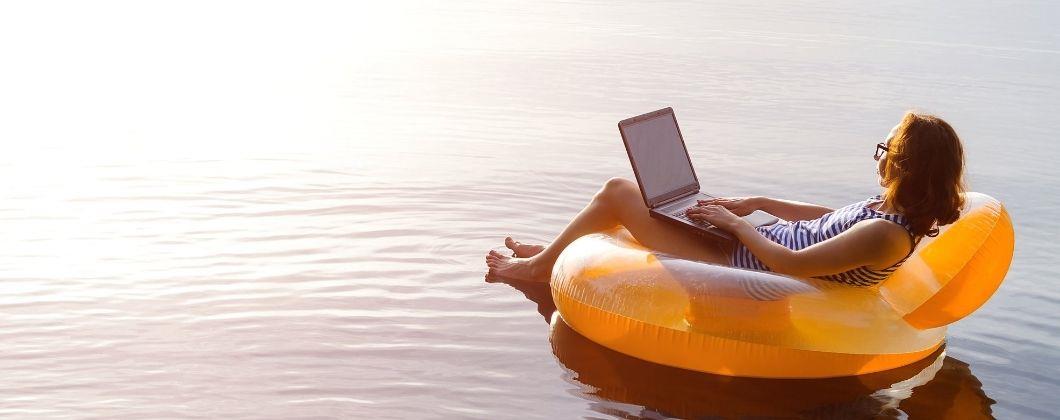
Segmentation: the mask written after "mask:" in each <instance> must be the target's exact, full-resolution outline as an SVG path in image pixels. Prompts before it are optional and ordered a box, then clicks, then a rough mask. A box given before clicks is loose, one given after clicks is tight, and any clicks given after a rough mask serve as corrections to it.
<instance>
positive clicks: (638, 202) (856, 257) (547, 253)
mask: <svg viewBox="0 0 1060 420" xmlns="http://www.w3.org/2000/svg"><path fill="white" fill-rule="evenodd" d="M874 157H875V159H876V161H877V174H879V184H880V187H882V191H881V193H880V195H877V196H875V197H872V198H869V199H867V200H864V201H860V202H857V203H854V204H851V205H849V206H846V207H843V208H840V209H838V210H833V209H830V208H827V207H823V206H818V205H814V204H807V203H802V202H797V201H788V200H779V199H773V198H767V197H749V198H717V199H713V200H708V201H700V202H699V204H698V205H697V206H695V207H693V208H691V209H689V210H688V215H689V218H691V219H695V220H701V221H706V222H709V223H711V224H713V225H715V226H717V227H718V228H721V229H724V230H726V231H728V232H729V233H731V234H733V236H735V237H736V238H737V239H738V241H735V242H732V243H728V242H724V241H720V240H712V239H707V238H704V237H700V236H697V235H695V234H693V233H691V232H689V231H688V230H685V229H682V228H680V227H676V226H672V225H670V224H667V223H665V222H662V221H659V220H655V219H653V218H651V217H650V216H648V210H647V208H646V207H645V205H644V201H643V199H642V198H641V195H640V190H639V189H638V188H637V185H636V183H634V182H633V181H629V180H626V179H622V178H612V179H611V180H608V181H607V183H606V184H605V185H604V187H603V188H602V189H601V190H600V191H599V192H598V193H597V194H596V195H595V196H594V197H593V199H592V201H591V202H590V203H589V205H588V206H586V207H585V208H584V209H583V210H582V211H581V212H580V213H578V215H577V216H576V217H575V218H574V220H572V221H571V222H570V224H568V225H567V227H566V228H565V229H564V230H563V232H562V233H560V234H559V236H558V237H556V239H555V241H553V242H552V243H551V244H549V245H548V246H542V245H530V244H522V243H519V242H517V241H515V240H513V239H512V238H511V237H508V238H506V239H505V246H507V247H508V248H510V249H511V250H512V251H514V254H515V255H514V257H509V256H506V255H504V254H501V253H500V252H497V251H490V252H489V254H488V255H487V256H486V263H487V265H489V268H490V273H491V274H494V275H497V276H501V277H506V278H511V279H517V280H534V281H548V280H549V278H550V276H551V270H552V266H553V265H554V264H555V262H556V258H558V257H559V254H560V252H561V251H563V248H565V247H566V246H567V245H569V244H570V243H571V242H573V241H574V240H575V239H577V238H579V237H581V236H582V235H585V234H589V233H592V232H598V231H602V230H605V229H609V228H612V227H615V226H618V225H622V226H624V227H625V228H626V229H627V230H629V231H630V233H632V234H633V237H634V238H636V239H637V241H638V242H640V243H641V244H643V245H645V246H647V247H649V248H652V249H655V250H658V251H661V252H664V253H667V254H671V255H674V256H678V257H681V258H686V259H693V260H700V261H706V262H709V263H714V264H724V265H730V266H734V267H741V268H752V269H758V270H768V271H773V272H777V273H780V274H787V275H791V276H796V277H819V278H823V279H827V280H833V281H837V282H842V283H847V284H851V285H855V286H869V285H873V284H876V283H878V282H880V281H882V280H883V279H885V278H887V276H888V275H890V273H892V272H894V270H896V269H897V268H898V266H900V265H901V264H902V263H903V262H905V260H906V258H908V257H909V255H910V254H912V252H913V249H914V248H915V247H916V244H917V243H918V242H919V241H920V238H922V237H923V236H925V235H927V236H934V235H936V234H938V228H937V226H942V225H946V224H950V223H953V222H954V221H956V220H957V217H958V216H959V215H960V209H961V207H962V206H963V205H964V199H963V192H964V186H963V181H962V177H963V172H964V150H963V147H962V145H961V141H960V139H959V138H958V137H957V133H956V132H954V130H953V128H952V127H950V125H949V124H947V123H946V122H945V121H943V120H942V119H940V118H938V117H935V116H932V115H924V114H918V113H913V112H908V113H906V114H905V116H904V117H903V118H902V121H901V122H900V123H898V125H896V126H895V127H894V128H893V129H891V133H890V135H889V136H888V138H887V141H886V142H884V143H879V144H877V145H876V153H875V155H874ZM754 210H763V211H766V212H769V213H772V214H773V215H775V216H777V217H779V218H781V219H784V220H783V221H781V222H778V223H776V224H773V225H769V226H761V227H757V228H756V227H754V226H751V225H750V224H749V223H747V222H746V221H745V220H743V219H742V218H740V217H738V216H743V215H746V214H748V213H750V212H752V211H754Z"/></svg>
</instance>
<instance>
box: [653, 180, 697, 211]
mask: <svg viewBox="0 0 1060 420" xmlns="http://www.w3.org/2000/svg"><path fill="white" fill-rule="evenodd" d="M697 191H699V185H696V184H692V185H691V186H689V188H688V189H687V190H685V191H682V192H680V193H677V194H675V195H674V196H673V197H670V198H667V199H665V200H663V201H660V202H658V203H655V205H654V206H652V207H651V208H653V209H654V208H659V207H662V206H664V205H667V204H670V203H672V202H674V201H677V200H679V199H682V198H685V197H687V196H688V194H689V193H694V192H697Z"/></svg>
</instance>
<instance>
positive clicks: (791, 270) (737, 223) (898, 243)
mask: <svg viewBox="0 0 1060 420" xmlns="http://www.w3.org/2000/svg"><path fill="white" fill-rule="evenodd" d="M689 217H691V218H693V219H699V220H705V221H707V222H710V223H712V224H714V225H715V226H717V227H719V228H722V229H725V230H726V231H728V232H730V233H732V234H733V235H735V236H736V237H737V238H738V239H739V240H740V242H743V244H744V246H746V247H747V249H748V250H749V251H751V253H752V254H754V256H755V257H757V258H758V259H759V260H760V261H762V263H763V264H765V265H766V266H767V267H769V269H770V270H772V271H774V272H777V273H781V274H787V275H791V276H796V277H813V276H824V275H829V274H837V273H842V272H844V271H847V270H851V269H854V268H857V267H861V266H863V265H884V264H888V263H891V262H897V261H899V260H900V259H902V258H903V257H904V256H905V255H906V253H907V252H908V251H909V249H908V245H909V237H908V234H907V233H906V232H905V229H904V228H902V227H901V226H899V225H896V224H894V223H891V222H889V221H886V220H882V219H873V220H867V221H862V222H859V223H857V224H855V225H854V226H852V227H851V228H850V229H847V230H845V231H843V232H841V233H840V234H838V235H836V236H834V237H832V238H830V239H828V240H825V241H822V242H818V243H816V244H814V245H811V246H808V247H806V248H803V249H800V250H798V251H795V250H792V249H789V248H787V247H785V246H783V245H781V244H778V243H776V242H773V241H771V240H769V239H768V238H766V237H765V236H762V234H761V233H760V232H758V230H756V229H755V228H754V226H751V224H750V223H747V221H746V220H743V219H742V218H740V217H737V216H736V215H735V214H733V213H732V212H730V211H728V210H727V209H725V208H724V207H721V206H714V205H707V206H700V207H696V208H694V209H693V210H691V211H690V213H689Z"/></svg>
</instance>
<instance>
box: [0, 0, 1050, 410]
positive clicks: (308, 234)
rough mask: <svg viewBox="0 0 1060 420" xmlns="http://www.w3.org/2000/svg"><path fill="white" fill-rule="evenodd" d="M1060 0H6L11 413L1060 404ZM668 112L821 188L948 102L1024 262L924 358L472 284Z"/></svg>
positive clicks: (750, 172) (822, 195) (824, 192)
mask: <svg viewBox="0 0 1060 420" xmlns="http://www.w3.org/2000/svg"><path fill="white" fill-rule="evenodd" d="M52 6H56V7H52ZM1058 8H1060V7H1058V5H1056V4H1054V3H1050V2H964V3H961V4H960V5H959V6H953V5H950V6H945V5H934V4H925V3H923V2H899V3H892V4H888V5H885V6H879V5H873V6H866V5H860V4H848V3H847V2H812V3H800V4H798V5H795V4H792V5H784V4H779V5H778V4H771V3H747V2H741V3H739V4H728V3H719V2H668V3H662V4H651V5H644V4H642V3H637V2H625V3H621V4H615V3H614V2H592V1H584V2H582V1H579V2H551V1H550V2H536V3H525V4H524V3H520V2H479V1H456V2H444V3H435V2H414V1H403V2H388V3H387V4H386V5H372V6H366V5H362V4H354V5H348V4H341V3H335V4H331V3H314V4H312V5H299V6H297V7H296V6H295V5H280V4H259V3H220V4H215V3H210V4H205V3H203V4H198V3H192V4H181V5H174V6H154V5H144V4H140V3H103V4H93V5H86V4H79V3H73V4H63V5H45V4H26V5H17V6H14V5H5V6H2V7H0V39H3V40H4V41H0V53H3V56H4V57H5V62H6V63H8V65H5V66H2V67H0V91H2V92H4V94H3V95H0V96H2V97H3V99H0V115H3V116H4V117H3V122H2V123H0V142H2V143H3V147H4V153H3V154H2V155H0V179H3V180H4V183H3V187H0V233H2V234H3V239H2V240H0V246H2V248H3V249H2V252H0V290H2V291H3V293H2V294H0V319H2V320H3V324H4V327H3V328H2V329H0V334H2V337H3V341H4V343H5V346H3V349H2V350H0V401H2V402H0V414H2V415H5V416H9V417H25V418H45V417H107V418H113V417H130V418H132V417H137V418H141V417H153V418H158V417H202V418H263V417H265V418H301V417H320V416H325V417H351V416H363V417H382V418H401V417H413V418H429V417H441V418H453V417H469V418H491V419H492V418H574V417H591V418H599V417H619V418H635V417H648V418H659V417H666V416H674V417H712V416H714V417H741V416H764V417H867V416H882V417H906V416H909V417H914V418H940V417H949V418H986V417H991V416H995V417H1000V418H1035V417H1037V418H1048V417H1054V416H1055V415H1056V414H1055V413H1057V412H1058V411H1060V405H1058V403H1057V402H1056V400H1055V398H1054V397H1053V396H1054V395H1055V394H1056V391H1057V390H1058V389H1060V386H1058V385H1060V380H1058V379H1057V378H1058V372H1057V368H1056V366H1057V365H1058V363H1060V355H1058V354H1057V351H1056V348H1057V346H1058V344H1060V343H1058V338H1057V336H1058V328H1057V325H1058V321H1060V317H1058V315H1057V313H1058V311H1057V302H1060V286H1058V285H1057V282H1056V279H1057V277H1058V274H1060V270H1057V269H1056V267H1055V266H1054V264H1053V263H1054V261H1055V257H1054V256H1055V255H1056V254H1057V253H1058V252H1060V245H1057V242H1056V241H1055V240H1054V238H1053V236H1054V235H1055V233H1056V232H1058V231H1060V225H1058V222H1057V220H1060V219H1058V218H1057V216H1060V198H1058V197H1060V181H1058V179H1057V177H1056V171H1055V163H1054V160H1055V159H1056V158H1058V157H1060V150H1058V148H1060V146H1058V143H1057V142H1056V141H1055V140H1056V133H1058V132H1060V122H1058V121H1057V120H1056V119H1055V115H1058V114H1060V96H1058V95H1057V92H1058V91H1060V77H1058V76H1057V75H1060V32H1058V31H1057V30H1056V29H1055V24H1054V23H1055V22H1056V20H1057V19H1058V18H1060V10H1058ZM664 106H673V107H674V108H675V109H676V111H677V115H678V119H679V121H680V122H681V127H682V130H683V131H684V134H685V137H686V139H687V141H688V145H689V149H690V152H691V154H692V157H693V161H694V162H695V165H696V170H697V172H698V175H699V178H700V179H701V180H702V181H703V183H704V185H705V188H706V189H707V190H708V191H711V192H713V193H716V194H723V195H743V194H756V195H770V196H776V197H782V198H791V199H798V200H805V201H813V202H817V203H820V204H824V205H829V206H842V205H845V204H848V203H850V202H854V201H858V200H861V199H864V198H865V197H867V196H869V195H872V194H875V193H876V192H877V190H876V186H875V173H874V170H875V162H874V161H872V159H871V154H872V152H873V148H874V145H875V143H877V142H878V141H881V140H882V138H883V137H884V136H885V135H886V134H887V132H888V130H889V129H890V128H891V126H892V125H894V124H895V123H896V122H897V121H898V119H899V118H900V117H901V115H902V113H903V112H904V111H905V110H907V109H910V108H918V109H921V110H924V111H928V112H934V113H937V114H939V115H941V116H943V117H944V118H946V119H947V120H948V121H949V122H951V123H952V124H953V125H954V126H955V127H956V128H957V130H958V132H959V134H960V135H961V136H962V138H963V139H964V141H965V147H966V152H967V157H968V174H967V178H968V183H969V185H970V187H971V189H972V190H974V191H980V192H985V193H988V194H991V195H993V196H995V197H997V198H999V199H1001V200H1002V201H1004V202H1005V204H1006V206H1007V207H1008V209H1009V211H1010V212H1011V214H1012V217H1013V220H1014V223H1015V228H1016V237H1017V243H1016V254H1015V259H1014V261H1013V264H1012V268H1011V270H1010V272H1009V275H1008V277H1007V279H1006V281H1005V283H1004V284H1003V286H1002V287H1001V289H1000V290H999V291H998V292H997V294H996V295H995V296H994V297H993V299H991V300H990V301H989V302H988V303H987V304H986V305H985V306H984V307H983V308H981V309H980V310H979V311H978V312H976V313H975V314H974V315H972V316H971V317H969V318H967V319H965V320H962V321H961V322H959V323H957V324H955V325H954V326H953V327H952V328H951V329H950V332H949V338H948V341H947V345H946V347H945V349H944V350H943V351H941V352H939V353H936V354H935V355H932V356H931V357H929V358H928V359H925V360H924V361H921V362H919V363H917V364H914V365H911V366H908V367H906V368H902V369H897V370H895V371H890V372H883V373H880V374H875V375H866V376H864V377H855V378H840V379H831V380H818V381H796V380H763V379H753V380H752V379H739V378H729V377H723V376H715V375H707V374H700V373H693V372H687V371H681V370H677V369H672V368H667V367H663V366H658V365H653V364H650V363H646V362H642V361H639V360H636V359H633V358H630V357H627V356H624V355H621V354H618V353H615V352H612V351H610V350H607V349H605V348H603V347H601V346H599V345H596V344H594V343H592V342H590V341H588V340H586V339H585V338H583V337H581V336H579V335H577V333H574V332H573V331H572V330H570V329H569V327H567V326H566V325H565V324H563V323H562V320H561V319H558V318H555V317H554V316H553V315H554V314H553V312H554V309H555V308H554V306H552V304H551V300H550V298H549V296H548V290H547V288H546V287H545V286H543V285H531V284H504V283H493V282H489V281H486V280H485V279H484V274H485V266H484V264H483V256H484V254H485V252H486V251H487V250H489V249H491V248H496V247H498V246H500V244H501V239H502V238H503V237H504V236H505V235H508V234H511V235H514V236H516V237H517V238H520V239H524V240H528V241H545V240H548V239H549V238H550V237H552V236H553V235H555V234H556V233H558V232H559V230H560V229H562V227H563V226H564V225H565V224H566V222H567V221H568V220H569V219H570V218H571V217H572V216H573V215H574V214H575V213H576V212H577V211H578V210H579V209H580V208H581V206H583V205H584V204H585V203H586V202H587V200H588V199H589V198H590V197H591V195H592V194H593V193H594V192H595V191H596V189H597V188H599V185H600V184H602V183H603V182H604V181H605V180H607V179H608V178H610V177H612V176H627V177H628V176H631V175H632V174H631V171H630V169H629V163H628V161H627V159H626V156H625V153H624V149H623V148H622V146H621V143H620V139H619V137H618V132H617V129H616V126H615V123H616V122H617V121H618V120H620V119H623V118H626V117H629V116H631V115H635V114H639V113H642V112H646V111H650V110H654V109H657V108H661V107H664Z"/></svg>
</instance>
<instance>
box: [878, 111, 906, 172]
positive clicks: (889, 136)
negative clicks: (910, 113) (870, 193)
mask: <svg viewBox="0 0 1060 420" xmlns="http://www.w3.org/2000/svg"><path fill="white" fill-rule="evenodd" d="M900 125H901V123H899V124H897V125H895V126H894V128H892V129H891V132H890V133H889V134H887V140H884V143H885V144H886V145H887V146H888V147H890V146H891V139H892V138H894V134H895V133H897V132H898V126H900ZM887 156H888V153H887V152H884V153H883V156H881V157H880V160H879V161H877V162H876V182H878V183H879V184H880V186H881V187H886V185H883V168H884V166H885V165H886V164H887Z"/></svg>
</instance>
